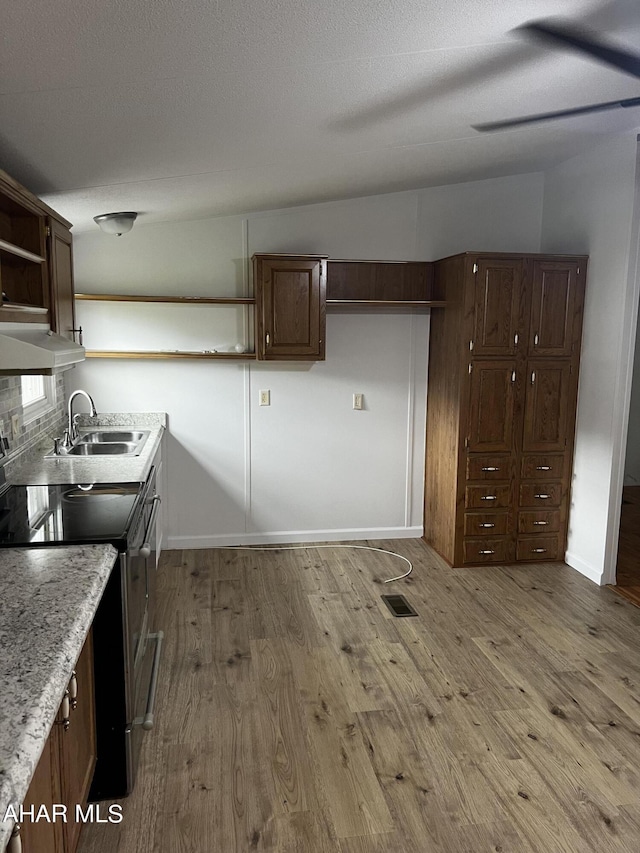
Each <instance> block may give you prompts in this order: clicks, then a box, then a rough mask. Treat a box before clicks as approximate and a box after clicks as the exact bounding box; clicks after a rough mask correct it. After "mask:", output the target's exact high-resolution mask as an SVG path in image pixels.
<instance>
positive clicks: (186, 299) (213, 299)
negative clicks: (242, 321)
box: [76, 293, 256, 305]
mask: <svg viewBox="0 0 640 853" xmlns="http://www.w3.org/2000/svg"><path fill="white" fill-rule="evenodd" d="M76 299H84V300H87V301H88V302H171V303H174V304H177V305H255V303H256V300H255V299H254V298H253V297H251V296H246V297H244V296H141V295H138V296H134V295H131V296H127V295H123V294H120V293H76Z"/></svg>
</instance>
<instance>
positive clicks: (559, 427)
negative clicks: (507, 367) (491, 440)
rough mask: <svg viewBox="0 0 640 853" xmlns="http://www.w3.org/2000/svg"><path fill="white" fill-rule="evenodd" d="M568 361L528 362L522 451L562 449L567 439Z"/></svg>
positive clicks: (569, 367)
mask: <svg viewBox="0 0 640 853" xmlns="http://www.w3.org/2000/svg"><path fill="white" fill-rule="evenodd" d="M571 390H572V389H571V364H570V363H569V362H568V361H560V362H550V361H544V360H530V361H529V362H528V370H527V382H526V398H525V411H524V432H523V441H522V449H523V450H524V451H525V453H526V452H531V451H534V452H548V451H551V450H564V448H565V446H566V443H567V438H568V436H567V424H568V418H569V406H570V405H572V401H573V398H574V394H572V393H571Z"/></svg>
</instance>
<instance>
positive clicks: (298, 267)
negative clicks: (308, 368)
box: [253, 254, 327, 361]
mask: <svg viewBox="0 0 640 853" xmlns="http://www.w3.org/2000/svg"><path fill="white" fill-rule="evenodd" d="M326 267H327V256H326V255H295V256H293V255H263V254H257V255H254V256H253V280H254V288H255V297H256V354H257V358H258V360H260V361H269V360H274V361H276V360H277V361H323V360H324V357H325V326H326V280H327V269H326Z"/></svg>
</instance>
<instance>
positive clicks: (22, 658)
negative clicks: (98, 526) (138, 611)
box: [0, 545, 117, 850]
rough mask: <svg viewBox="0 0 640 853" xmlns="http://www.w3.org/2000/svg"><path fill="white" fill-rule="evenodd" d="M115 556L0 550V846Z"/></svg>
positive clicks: (71, 550)
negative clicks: (8, 814) (10, 809)
mask: <svg viewBox="0 0 640 853" xmlns="http://www.w3.org/2000/svg"><path fill="white" fill-rule="evenodd" d="M116 557H117V552H116V550H115V548H113V547H112V546H111V545H76V546H68V547H58V548H24V549H22V548H21V549H17V548H16V549H13V548H11V549H7V550H4V549H3V550H0V648H1V649H2V653H1V654H0V685H2V691H1V692H0V850H4V848H5V845H6V843H7V841H8V839H9V836H10V834H11V830H12V823H11V822H7V823H4V822H3V821H2V818H3V817H4V814H5V812H6V810H7V808H8V806H9V805H13V806H16V807H18V806H19V805H20V804H21V802H22V800H23V798H24V795H25V794H26V792H27V789H28V787H29V783H30V781H31V777H32V775H33V771H34V770H35V767H36V764H37V763H38V760H39V758H40V755H41V753H42V749H43V747H44V744H45V742H46V740H47V736H48V734H49V731H50V729H51V726H52V725H53V721H54V719H55V716H56V713H57V711H58V707H59V706H60V702H61V701H62V697H63V695H64V691H65V689H66V686H67V683H68V681H69V678H70V676H71V671H72V670H73V667H74V664H75V662H76V661H77V659H78V655H79V654H80V651H81V649H82V645H83V643H84V640H85V637H86V635H87V632H88V630H89V627H90V625H91V622H92V621H93V617H94V615H95V612H96V608H97V606H98V603H99V601H100V598H101V597H102V593H103V591H104V588H105V586H106V584H107V580H108V579H109V575H110V574H111V570H112V568H113V565H114V562H115V560H116Z"/></svg>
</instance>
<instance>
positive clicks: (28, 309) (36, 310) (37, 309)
mask: <svg viewBox="0 0 640 853" xmlns="http://www.w3.org/2000/svg"><path fill="white" fill-rule="evenodd" d="M1 307H2V310H3V311H24V312H25V313H26V314H47V313H48V310H49V309H48V308H44V307H43V306H42V305H23V304H22V303H20V302H3V303H2V306H1Z"/></svg>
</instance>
